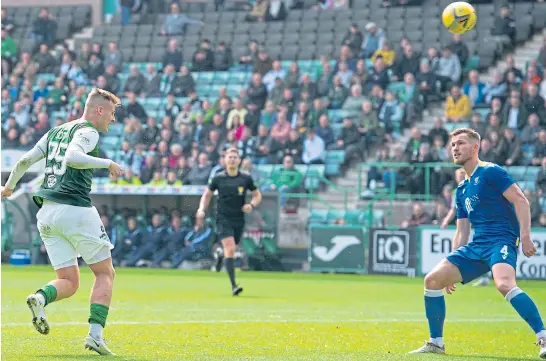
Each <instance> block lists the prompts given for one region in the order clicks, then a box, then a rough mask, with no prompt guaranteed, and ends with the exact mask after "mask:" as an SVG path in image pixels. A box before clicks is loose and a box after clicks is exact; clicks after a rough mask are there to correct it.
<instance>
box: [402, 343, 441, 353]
mask: <svg viewBox="0 0 546 361" xmlns="http://www.w3.org/2000/svg"><path fill="white" fill-rule="evenodd" d="M409 353H410V354H416V353H437V354H442V355H445V354H446V348H445V346H443V347H440V346H438V345H435V344H434V343H432V342H430V341H425V345H424V346H422V347H420V348H418V349H417V350H413V351H411V352H409Z"/></svg>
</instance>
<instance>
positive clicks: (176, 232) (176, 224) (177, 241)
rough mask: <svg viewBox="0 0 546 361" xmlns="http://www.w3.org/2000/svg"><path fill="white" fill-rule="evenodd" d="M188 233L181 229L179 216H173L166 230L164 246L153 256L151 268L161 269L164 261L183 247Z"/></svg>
mask: <svg viewBox="0 0 546 361" xmlns="http://www.w3.org/2000/svg"><path fill="white" fill-rule="evenodd" d="M188 232H189V230H188V229H186V228H184V227H182V220H181V218H180V216H179V215H178V214H173V215H172V217H171V225H170V227H169V228H167V230H166V234H165V242H164V245H165V246H164V247H163V248H161V249H160V250H159V251H158V252H157V253H155V254H154V255H153V257H152V264H151V266H152V267H154V268H157V267H161V266H162V263H163V262H164V261H167V260H169V259H172V257H173V256H174V255H175V254H176V253H177V252H179V251H180V250H181V249H182V248H183V247H184V238H185V237H186V235H187V233H188ZM177 267H178V265H177ZM173 268H176V267H173Z"/></svg>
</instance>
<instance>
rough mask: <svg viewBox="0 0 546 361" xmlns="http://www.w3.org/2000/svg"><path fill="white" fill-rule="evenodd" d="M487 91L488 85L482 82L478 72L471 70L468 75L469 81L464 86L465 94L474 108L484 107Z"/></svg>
mask: <svg viewBox="0 0 546 361" xmlns="http://www.w3.org/2000/svg"><path fill="white" fill-rule="evenodd" d="M485 89H486V85H485V84H484V83H482V82H481V81H480V78H479V75H478V72H477V71H476V70H471V71H470V72H469V73H468V81H467V82H466V83H465V84H464V85H463V94H464V95H466V96H467V97H468V99H469V100H470V105H471V106H472V107H473V108H476V107H482V106H483V104H482V103H484V100H485V99H484V96H485Z"/></svg>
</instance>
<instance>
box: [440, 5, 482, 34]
mask: <svg viewBox="0 0 546 361" xmlns="http://www.w3.org/2000/svg"><path fill="white" fill-rule="evenodd" d="M477 20H478V18H477V16H476V11H475V10H474V7H472V5H470V4H469V3H467V2H464V1H457V2H454V3H451V4H449V5H448V6H447V7H446V8H445V9H444V12H443V13H442V22H443V23H444V26H445V27H446V28H447V30H449V31H450V32H452V33H453V34H464V33H466V32H467V31H469V30H472V29H473V28H474V26H476V21H477Z"/></svg>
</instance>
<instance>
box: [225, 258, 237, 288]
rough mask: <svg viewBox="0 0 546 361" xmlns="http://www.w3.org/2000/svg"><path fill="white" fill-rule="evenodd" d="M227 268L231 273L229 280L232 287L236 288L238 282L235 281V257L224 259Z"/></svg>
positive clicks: (229, 273)
mask: <svg viewBox="0 0 546 361" xmlns="http://www.w3.org/2000/svg"><path fill="white" fill-rule="evenodd" d="M224 262H225V265H226V270H227V273H228V275H229V280H230V281H231V288H235V287H236V286H237V284H236V283H235V266H234V264H233V263H234V260H233V258H226V259H224Z"/></svg>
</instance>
